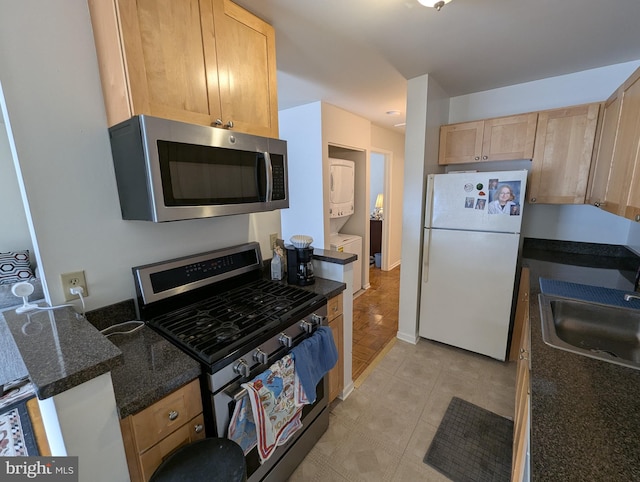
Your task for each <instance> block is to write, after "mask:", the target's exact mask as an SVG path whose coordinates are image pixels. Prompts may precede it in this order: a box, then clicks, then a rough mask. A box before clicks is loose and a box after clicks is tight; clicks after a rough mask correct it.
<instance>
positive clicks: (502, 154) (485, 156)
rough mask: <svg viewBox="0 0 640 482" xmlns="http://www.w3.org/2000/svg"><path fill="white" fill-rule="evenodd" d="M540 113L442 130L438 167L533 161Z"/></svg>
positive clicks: (455, 125)
mask: <svg viewBox="0 0 640 482" xmlns="http://www.w3.org/2000/svg"><path fill="white" fill-rule="evenodd" d="M537 118H538V114H536V113H532V114H521V115H514V116H507V117H497V118H495V119H486V120H481V121H475V122H463V123H460V124H450V125H445V126H441V127H440V147H439V154H438V162H439V164H443V165H444V164H465V163H470V162H484V161H509V160H514V159H531V157H532V156H533V145H534V140H535V134H536V121H537Z"/></svg>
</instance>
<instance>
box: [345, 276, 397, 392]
mask: <svg viewBox="0 0 640 482" xmlns="http://www.w3.org/2000/svg"><path fill="white" fill-rule="evenodd" d="M369 283H370V285H371V287H370V288H369V289H368V290H366V291H365V292H364V293H363V294H362V295H360V296H358V297H357V298H355V299H354V300H353V380H354V381H357V380H358V378H359V377H360V375H362V373H363V372H364V371H365V370H366V368H367V367H368V366H369V364H370V363H371V362H372V361H373V360H375V359H376V357H377V356H378V355H379V354H380V353H381V352H382V351H383V349H384V348H385V346H387V345H388V344H389V342H390V341H392V340H394V339H395V337H396V334H397V332H398V302H399V298H400V267H399V266H398V267H397V268H394V269H392V270H391V271H382V270H381V269H379V268H374V267H371V268H369Z"/></svg>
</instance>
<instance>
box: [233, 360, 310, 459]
mask: <svg viewBox="0 0 640 482" xmlns="http://www.w3.org/2000/svg"><path fill="white" fill-rule="evenodd" d="M242 387H243V388H245V389H246V390H247V396H245V397H243V398H242V399H241V400H240V401H239V402H238V403H237V404H236V408H235V410H234V412H233V416H232V417H231V423H230V424H229V438H230V439H231V440H233V441H235V442H237V443H238V444H239V445H240V446H241V447H242V449H243V450H244V451H245V454H246V453H248V452H249V451H250V450H251V449H252V448H253V447H255V446H256V445H257V446H258V454H259V455H260V461H261V462H264V461H265V460H267V459H268V458H269V457H270V456H271V454H272V453H273V451H274V450H275V449H276V447H277V446H278V445H283V444H284V443H286V442H287V440H289V438H290V437H291V436H292V435H293V434H294V433H295V432H296V431H297V430H298V429H299V428H301V427H302V422H301V421H300V418H301V415H302V406H301V404H299V403H296V402H297V401H296V392H297V391H298V390H297V389H298V387H297V384H296V377H295V368H294V361H293V357H292V356H291V355H290V354H289V355H285V356H284V357H282V358H281V359H280V360H278V361H277V362H275V363H274V364H273V365H271V367H269V369H268V370H266V371H265V372H263V373H261V374H260V375H258V376H257V377H255V378H254V379H253V380H252V381H250V382H247V383H243V384H242ZM247 398H248V399H249V404H250V409H249V407H248V406H247V401H246V399H247ZM252 433H255V442H254V438H253V437H254V436H253V435H252Z"/></svg>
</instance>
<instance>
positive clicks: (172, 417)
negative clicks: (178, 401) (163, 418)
mask: <svg viewBox="0 0 640 482" xmlns="http://www.w3.org/2000/svg"><path fill="white" fill-rule="evenodd" d="M178 415H180V414H179V413H178V412H177V411H176V410H171V411H170V412H169V420H171V421H172V422H173V421H174V420H175V419H176V418H178Z"/></svg>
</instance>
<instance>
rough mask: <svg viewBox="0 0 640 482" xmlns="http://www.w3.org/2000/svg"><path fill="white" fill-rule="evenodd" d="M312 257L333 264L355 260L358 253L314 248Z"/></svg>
mask: <svg viewBox="0 0 640 482" xmlns="http://www.w3.org/2000/svg"><path fill="white" fill-rule="evenodd" d="M313 259H317V260H318V261H326V262H328V263H335V264H349V263H353V262H354V261H355V260H357V259H358V255H356V254H352V253H343V252H341V251H331V250H328V249H319V248H314V250H313Z"/></svg>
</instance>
